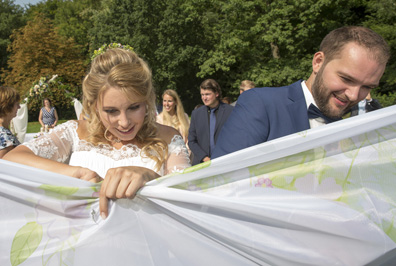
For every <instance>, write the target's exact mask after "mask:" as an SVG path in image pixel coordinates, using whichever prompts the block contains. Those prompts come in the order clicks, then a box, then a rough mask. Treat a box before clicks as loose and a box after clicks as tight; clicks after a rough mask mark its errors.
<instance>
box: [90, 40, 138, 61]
mask: <svg viewBox="0 0 396 266" xmlns="http://www.w3.org/2000/svg"><path fill="white" fill-rule="evenodd" d="M114 48H121V49H124V50H128V51H131V52H133V48H132V47H131V46H129V45H122V44H121V43H115V42H113V43H110V44H103V45H102V46H101V47H100V48H99V49H97V50H95V51H94V53H93V55H92V57H91V60H94V58H95V57H97V56H98V55H101V54H104V53H105V52H106V51H107V50H109V49H114Z"/></svg>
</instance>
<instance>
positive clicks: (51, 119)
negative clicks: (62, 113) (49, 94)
mask: <svg viewBox="0 0 396 266" xmlns="http://www.w3.org/2000/svg"><path fill="white" fill-rule="evenodd" d="M43 105H44V106H43V107H42V108H41V110H40V114H39V122H40V124H41V126H42V127H43V128H45V126H46V125H47V126H48V127H49V128H53V127H55V126H56V123H57V122H58V113H57V112H56V109H55V107H53V106H52V104H51V100H50V99H48V98H44V100H43Z"/></svg>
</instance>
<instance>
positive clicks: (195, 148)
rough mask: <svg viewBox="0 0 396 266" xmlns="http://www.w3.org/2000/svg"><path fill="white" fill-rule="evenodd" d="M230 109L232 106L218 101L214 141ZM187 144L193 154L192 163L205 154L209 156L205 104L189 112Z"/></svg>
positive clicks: (199, 160)
mask: <svg viewBox="0 0 396 266" xmlns="http://www.w3.org/2000/svg"><path fill="white" fill-rule="evenodd" d="M232 109H233V107H232V106H230V105H228V104H225V103H222V102H220V105H219V109H218V110H217V114H216V127H215V136H214V137H215V143H217V140H218V138H219V133H220V130H221V128H222V127H223V125H224V123H225V121H226V120H227V118H228V117H229V115H230V114H231V112H232ZM188 146H189V148H190V150H191V151H192V153H193V155H194V158H193V161H192V165H196V164H199V163H201V161H202V159H203V158H205V157H206V156H208V157H211V154H210V140H209V116H208V107H207V106H205V105H204V106H201V107H199V108H198V109H195V110H194V111H193V112H192V114H191V122H190V129H189V131H188Z"/></svg>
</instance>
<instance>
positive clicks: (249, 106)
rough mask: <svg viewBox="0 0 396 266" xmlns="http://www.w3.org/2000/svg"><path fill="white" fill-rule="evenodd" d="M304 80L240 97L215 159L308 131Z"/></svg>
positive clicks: (223, 132)
mask: <svg viewBox="0 0 396 266" xmlns="http://www.w3.org/2000/svg"><path fill="white" fill-rule="evenodd" d="M309 128H310V126H309V120H308V112H307V105H306V102H305V97H304V93H303V90H302V87H301V80H299V81H297V82H296V83H293V84H291V85H289V86H285V87H279V88H268V87H267V88H254V89H250V90H248V91H245V92H244V93H242V94H241V96H239V98H238V101H237V104H236V106H235V108H234V110H233V111H232V113H231V115H230V117H229V118H228V120H227V122H226V123H225V124H224V126H223V128H222V130H221V133H220V136H219V140H218V142H217V143H216V148H215V150H214V152H213V154H212V159H214V158H217V157H220V156H223V155H226V154H228V153H232V152H234V151H238V150H241V149H244V148H247V147H250V146H253V145H257V144H260V143H263V142H266V141H269V140H272V139H276V138H280V137H283V136H286V135H290V134H293V133H296V132H300V131H303V130H306V129H309Z"/></svg>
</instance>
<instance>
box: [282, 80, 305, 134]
mask: <svg viewBox="0 0 396 266" xmlns="http://www.w3.org/2000/svg"><path fill="white" fill-rule="evenodd" d="M301 82H302V80H299V81H297V82H295V83H293V84H291V85H290V86H289V95H288V98H289V103H288V105H287V107H288V111H289V114H290V117H292V118H293V119H292V124H293V128H294V129H295V132H300V131H303V130H306V129H309V128H310V126H309V120H308V112H307V104H306V102H305V97H304V93H303V90H302V87H301Z"/></svg>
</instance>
